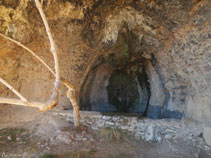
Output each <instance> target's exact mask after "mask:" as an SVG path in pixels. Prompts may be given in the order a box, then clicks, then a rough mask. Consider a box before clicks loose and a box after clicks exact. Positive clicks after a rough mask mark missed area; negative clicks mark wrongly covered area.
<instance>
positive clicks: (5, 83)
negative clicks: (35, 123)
mask: <svg viewBox="0 0 211 158" xmlns="http://www.w3.org/2000/svg"><path fill="white" fill-rule="evenodd" d="M0 82H1V83H3V84H4V85H5V86H6V87H7V88H9V89H10V90H11V91H12V92H13V93H15V94H16V95H17V96H18V97H19V98H21V100H22V101H24V102H27V99H26V98H25V97H24V96H22V95H21V94H20V93H19V92H18V91H17V90H16V89H15V88H13V87H12V86H11V85H10V84H9V83H7V82H6V81H5V80H3V79H2V78H1V77H0Z"/></svg>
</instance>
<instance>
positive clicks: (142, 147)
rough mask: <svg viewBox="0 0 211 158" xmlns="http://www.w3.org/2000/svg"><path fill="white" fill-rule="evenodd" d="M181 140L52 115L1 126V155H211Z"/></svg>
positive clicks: (184, 157)
mask: <svg viewBox="0 0 211 158" xmlns="http://www.w3.org/2000/svg"><path fill="white" fill-rule="evenodd" d="M210 155H211V153H207V152H205V151H201V150H200V149H198V148H196V147H194V146H193V145H192V144H191V143H190V142H187V141H184V140H183V139H182V138H181V139H174V140H171V141H163V142H161V143H147V142H144V141H143V140H135V139H134V138H133V137H132V136H130V135H129V134H128V133H126V132H124V131H121V130H118V129H110V128H103V129H102V130H99V131H93V130H91V129H90V128H89V127H86V126H81V128H75V127H74V125H73V123H70V122H67V121H65V120H63V119H61V118H58V117H55V116H51V115H49V114H47V115H43V116H41V117H40V118H39V119H37V120H35V121H32V122H28V123H13V124H1V125H0V157H11V158H16V157H19V158H209V157H211V156H210Z"/></svg>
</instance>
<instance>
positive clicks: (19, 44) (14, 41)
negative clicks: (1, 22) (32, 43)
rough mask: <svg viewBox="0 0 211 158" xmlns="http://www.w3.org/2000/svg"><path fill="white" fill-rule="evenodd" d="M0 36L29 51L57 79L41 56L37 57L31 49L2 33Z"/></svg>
mask: <svg viewBox="0 0 211 158" xmlns="http://www.w3.org/2000/svg"><path fill="white" fill-rule="evenodd" d="M0 36H1V37H3V38H5V39H7V40H9V41H11V42H13V43H15V44H17V45H18V46H20V47H22V48H23V49H25V50H27V51H28V52H29V53H31V54H32V56H34V57H35V58H36V59H38V60H39V61H40V62H41V63H42V64H43V65H44V66H45V67H46V68H47V69H48V70H49V71H50V72H51V73H52V74H53V75H54V76H55V77H56V74H55V73H54V72H53V70H52V69H51V68H50V67H49V66H48V64H46V63H45V62H44V61H43V60H42V59H41V58H40V57H39V56H37V55H36V54H35V53H34V52H33V51H32V50H31V49H29V48H28V47H26V46H25V45H23V44H22V43H20V42H18V41H16V40H14V39H12V38H10V37H8V36H6V35H4V34H2V33H0Z"/></svg>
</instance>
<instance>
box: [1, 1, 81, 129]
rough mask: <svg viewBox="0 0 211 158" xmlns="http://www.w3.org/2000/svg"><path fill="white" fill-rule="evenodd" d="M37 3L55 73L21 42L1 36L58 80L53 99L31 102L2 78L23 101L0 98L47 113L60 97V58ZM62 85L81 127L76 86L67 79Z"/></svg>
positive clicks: (37, 2)
mask: <svg viewBox="0 0 211 158" xmlns="http://www.w3.org/2000/svg"><path fill="white" fill-rule="evenodd" d="M34 1H35V3H36V6H37V8H38V10H39V13H40V15H41V17H42V20H43V23H44V25H45V29H46V32H47V35H48V38H49V41H50V45H51V52H52V54H53V57H54V64H55V71H56V73H54V71H53V70H52V69H51V68H50V67H49V66H48V64H46V63H45V62H44V61H43V60H42V59H41V58H40V57H39V56H37V55H36V54H35V53H34V52H33V51H32V50H31V49H29V48H28V47H26V46H25V45H23V44H21V43H20V42H18V41H16V40H14V39H12V38H10V37H7V36H5V35H4V34H1V33H0V36H2V37H4V38H5V39H7V40H10V41H12V42H14V43H16V44H17V45H19V46H21V47H22V48H24V49H25V50H27V51H28V52H29V53H31V54H32V55H33V56H34V57H35V58H36V59H38V60H39V61H40V62H41V63H42V64H43V65H44V66H45V67H46V68H47V69H48V70H49V71H50V72H51V73H52V74H53V75H54V76H55V77H56V80H55V82H54V89H53V93H52V95H51V98H50V99H49V100H48V101H47V102H46V103H39V102H30V101H28V100H27V99H26V98H24V97H23V96H22V95H21V94H20V93H19V92H18V91H17V90H15V89H14V88H13V87H12V86H11V85H10V84H9V83H7V82H6V81H5V80H3V79H2V78H0V82H2V83H3V84H4V85H5V86H7V87H8V88H9V89H10V90H11V91H12V92H13V93H15V94H16V95H17V96H18V97H19V98H21V100H19V99H12V98H1V97H0V103H7V104H15V105H22V106H29V107H38V108H39V109H40V110H41V111H46V110H49V109H52V108H54V107H55V106H56V105H57V104H58V97H59V92H58V89H59V85H60V73H59V63H58V57H57V48H56V45H55V42H54V40H53V37H52V34H51V31H50V28H49V25H48V22H47V19H46V17H45V14H44V12H43V10H42V5H41V3H40V2H39V0H34ZM61 81H62V83H63V84H64V85H65V86H66V87H67V89H68V90H67V97H68V98H69V100H70V102H71V103H72V106H73V115H74V123H75V126H80V114H79V105H78V103H77V99H76V96H75V88H74V86H73V85H72V84H71V83H70V82H69V81H68V80H66V79H64V78H62V79H61Z"/></svg>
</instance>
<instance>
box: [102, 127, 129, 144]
mask: <svg viewBox="0 0 211 158" xmlns="http://www.w3.org/2000/svg"><path fill="white" fill-rule="evenodd" d="M99 133H100V136H101V137H104V138H107V139H108V140H111V141H120V140H122V139H123V137H124V135H125V133H124V132H123V131H122V130H120V129H116V128H110V127H105V128H102V129H101V130H100V131H99Z"/></svg>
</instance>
